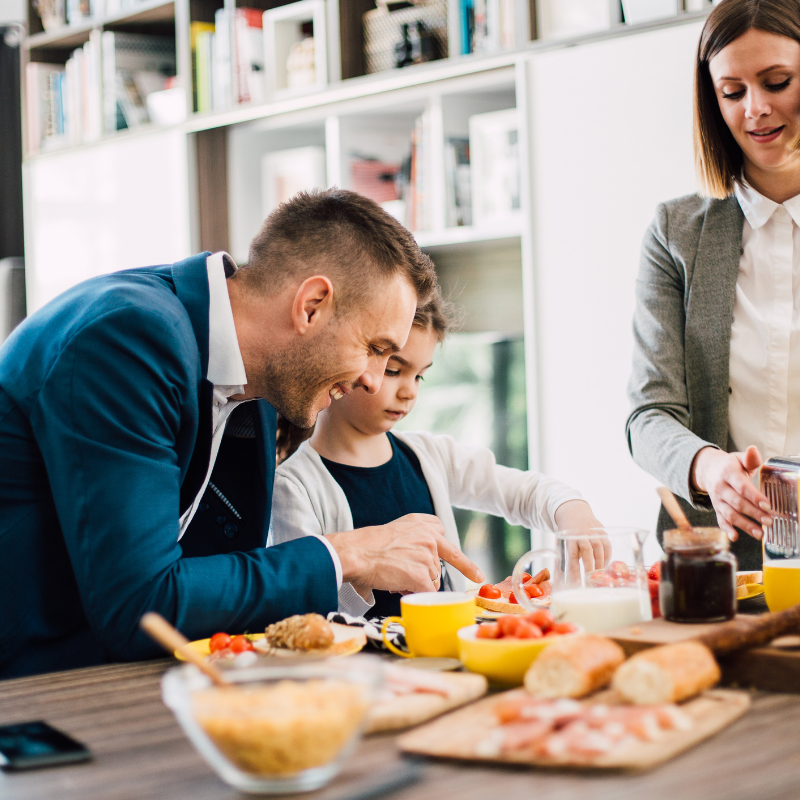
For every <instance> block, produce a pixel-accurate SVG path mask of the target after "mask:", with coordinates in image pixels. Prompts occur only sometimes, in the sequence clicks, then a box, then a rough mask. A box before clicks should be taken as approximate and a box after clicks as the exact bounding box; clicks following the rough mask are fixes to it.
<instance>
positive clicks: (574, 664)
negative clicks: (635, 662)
mask: <svg viewBox="0 0 800 800" xmlns="http://www.w3.org/2000/svg"><path fill="white" fill-rule="evenodd" d="M624 660H625V654H624V653H623V651H622V648H621V647H620V646H619V645H618V644H617V643H616V642H613V641H611V639H606V638H605V637H603V636H574V637H573V636H570V637H569V638H568V639H562V640H560V641H557V642H553V644H551V645H549V646H548V647H547V648H545V650H544V651H543V652H542V654H541V655H540V656H539V657H538V658H537V659H536V660H535V661H534V662H533V664H532V665H531V667H530V669H529V670H528V671H527V672H526V673H525V688H526V689H527V690H528V691H529V692H531V694H535V695H538V696H539V697H548V698H558V697H584V696H585V695H587V694H591V693H592V692H594V691H596V690H597V689H602V688H603V687H604V686H608V684H609V683H610V681H611V677H612V676H613V674H614V671H615V670H616V669H617V667H619V665H620V664H621V663H622V662H623V661H624Z"/></svg>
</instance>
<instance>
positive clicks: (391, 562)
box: [325, 514, 483, 596]
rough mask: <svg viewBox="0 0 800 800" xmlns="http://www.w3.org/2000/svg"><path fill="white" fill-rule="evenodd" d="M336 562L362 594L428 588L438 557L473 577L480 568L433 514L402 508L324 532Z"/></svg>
mask: <svg viewBox="0 0 800 800" xmlns="http://www.w3.org/2000/svg"><path fill="white" fill-rule="evenodd" d="M325 538H326V539H327V540H328V541H329V542H330V543H331V544H332V545H333V548H334V550H336V553H337V554H338V556H339V560H340V561H341V563H342V579H343V580H344V581H346V582H348V583H351V584H352V585H353V587H354V588H355V589H356V591H357V592H358V593H359V594H361V595H362V596H363V595H368V594H369V592H370V591H371V590H372V589H384V590H387V591H390V592H403V593H409V592H433V591H436V590H438V588H439V581H440V577H441V575H440V568H441V565H440V563H439V559H440V558H441V559H443V560H444V561H446V562H447V563H448V564H451V565H452V566H454V567H455V568H456V569H457V570H458V571H459V572H461V573H463V574H464V575H465V576H466V577H467V578H469V579H470V580H471V581H474V582H475V583H481V582H482V581H483V573H482V572H481V571H480V570H479V569H478V568H477V567H476V566H475V564H473V563H472V561H470V560H469V559H468V558H467V557H466V556H465V555H464V554H463V553H462V552H461V550H460V549H459V548H458V547H456V546H455V545H454V544H452V543H451V542H449V541H448V540H447V539H446V538H445V536H444V528H443V527H442V523H441V522H440V521H439V518H438V517H434V516H432V515H430V514H406V515H405V516H404V517H400V519H396V520H394V522H390V523H388V524H386V525H374V526H371V527H369V528H359V529H358V530H354V531H347V532H343V533H331V534H328V536H326V537H325Z"/></svg>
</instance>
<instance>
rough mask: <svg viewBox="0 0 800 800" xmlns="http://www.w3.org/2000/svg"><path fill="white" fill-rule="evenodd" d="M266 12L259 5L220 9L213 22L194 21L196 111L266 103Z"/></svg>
mask: <svg viewBox="0 0 800 800" xmlns="http://www.w3.org/2000/svg"><path fill="white" fill-rule="evenodd" d="M263 14H264V12H263V11H262V10H260V9H257V8H235V9H230V8H220V9H218V10H217V12H216V14H215V16H214V22H213V23H208V22H193V23H192V24H191V31H190V40H191V47H192V75H193V87H194V92H193V94H194V110H195V111H199V112H206V111H212V110H213V111H223V110H225V109H226V108H231V107H232V106H234V105H237V104H239V103H263V102H264V98H265V81H264V39H263V22H262V19H263Z"/></svg>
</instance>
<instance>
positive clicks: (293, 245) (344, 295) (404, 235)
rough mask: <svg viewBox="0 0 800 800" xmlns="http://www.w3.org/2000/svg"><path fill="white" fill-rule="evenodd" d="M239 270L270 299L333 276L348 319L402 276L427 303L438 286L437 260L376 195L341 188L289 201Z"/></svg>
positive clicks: (263, 229)
mask: <svg viewBox="0 0 800 800" xmlns="http://www.w3.org/2000/svg"><path fill="white" fill-rule="evenodd" d="M239 273H240V274H239ZM239 273H237V276H238V277H239V278H240V279H242V280H244V281H246V282H248V283H250V284H252V285H253V286H254V287H255V288H256V289H257V290H259V291H260V292H262V293H263V294H268V295H272V294H275V293H276V292H279V291H281V290H282V289H283V288H284V286H285V285H286V284H287V283H289V282H290V281H304V280H305V279H306V278H309V277H311V276H312V275H318V274H322V275H326V276H327V277H329V278H330V279H331V281H332V283H333V286H334V290H335V292H336V300H335V303H336V314H337V316H339V317H340V318H341V317H349V316H353V315H355V314H357V313H358V312H359V311H361V310H362V309H363V306H364V304H365V302H366V300H367V299H368V298H369V297H370V296H371V294H372V292H374V291H375V290H376V288H379V284H380V283H381V282H382V281H383V280H385V279H388V278H393V277H395V276H396V275H402V276H404V277H405V278H406V279H407V280H408V282H409V283H410V284H411V286H412V287H413V289H414V291H415V293H416V296H417V303H419V304H424V303H426V302H427V301H428V299H429V298H430V296H431V294H432V292H433V290H434V287H435V286H436V270H435V268H434V266H433V262H432V261H431V259H430V258H429V257H428V256H427V255H425V253H423V252H422V251H421V250H420V249H419V246H418V245H417V243H416V242H415V241H414V237H413V236H412V235H411V233H409V231H407V230H406V229H405V228H404V227H403V226H402V225H401V224H400V223H399V222H398V221H397V220H396V219H395V218H394V217H392V216H391V215H390V214H388V213H387V212H386V211H384V210H383V209H382V208H381V207H380V206H379V205H378V204H377V203H375V202H374V201H372V200H370V199H369V198H367V197H364V196H363V195H360V194H357V193H356V192H349V191H347V190H345V189H337V188H333V189H327V190H325V191H317V190H315V191H311V192H300V193H298V194H296V195H295V196H294V197H293V198H292V199H291V200H287V201H286V202H285V203H281V204H280V205H279V206H278V207H277V208H276V209H275V210H274V211H273V212H272V213H271V214H270V215H269V216H268V217H267V219H266V220H265V222H264V224H263V225H262V226H261V230H259V232H258V233H257V234H256V236H255V238H254V239H253V241H252V242H251V243H250V252H249V255H248V262H247V264H246V265H244V266H243V267H242V268H241V269H240V271H239Z"/></svg>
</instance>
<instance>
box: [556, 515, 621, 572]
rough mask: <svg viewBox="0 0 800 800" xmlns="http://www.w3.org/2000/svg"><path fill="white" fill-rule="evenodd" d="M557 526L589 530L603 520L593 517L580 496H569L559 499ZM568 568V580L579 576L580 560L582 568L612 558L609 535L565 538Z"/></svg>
mask: <svg viewBox="0 0 800 800" xmlns="http://www.w3.org/2000/svg"><path fill="white" fill-rule="evenodd" d="M555 522H556V527H557V528H558V530H560V531H576V532H579V531H581V530H588V529H591V528H602V527H603V523H602V522H600V520H598V519H597V517H595V515H594V513H593V512H592V509H591V507H590V506H589V504H588V503H587V502H585V501H583V500H569V501H567V502H566V503H562V504H561V505H560V506H559V507H558V508H557V509H556V513H555ZM567 558H568V561H569V563H568V565H567V571H568V574H569V576H570V580H571V582H578V581H579V580H580V561H583V569H584V572H591V571H592V570H595V569H603V568H604V567H606V566H607V565H608V563H609V561H611V542H610V541H609V538H608V536H605V535H603V534H598V535H594V536H587V537H586V538H583V537H580V538H579V537H575V538H571V539H568V540H567Z"/></svg>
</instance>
